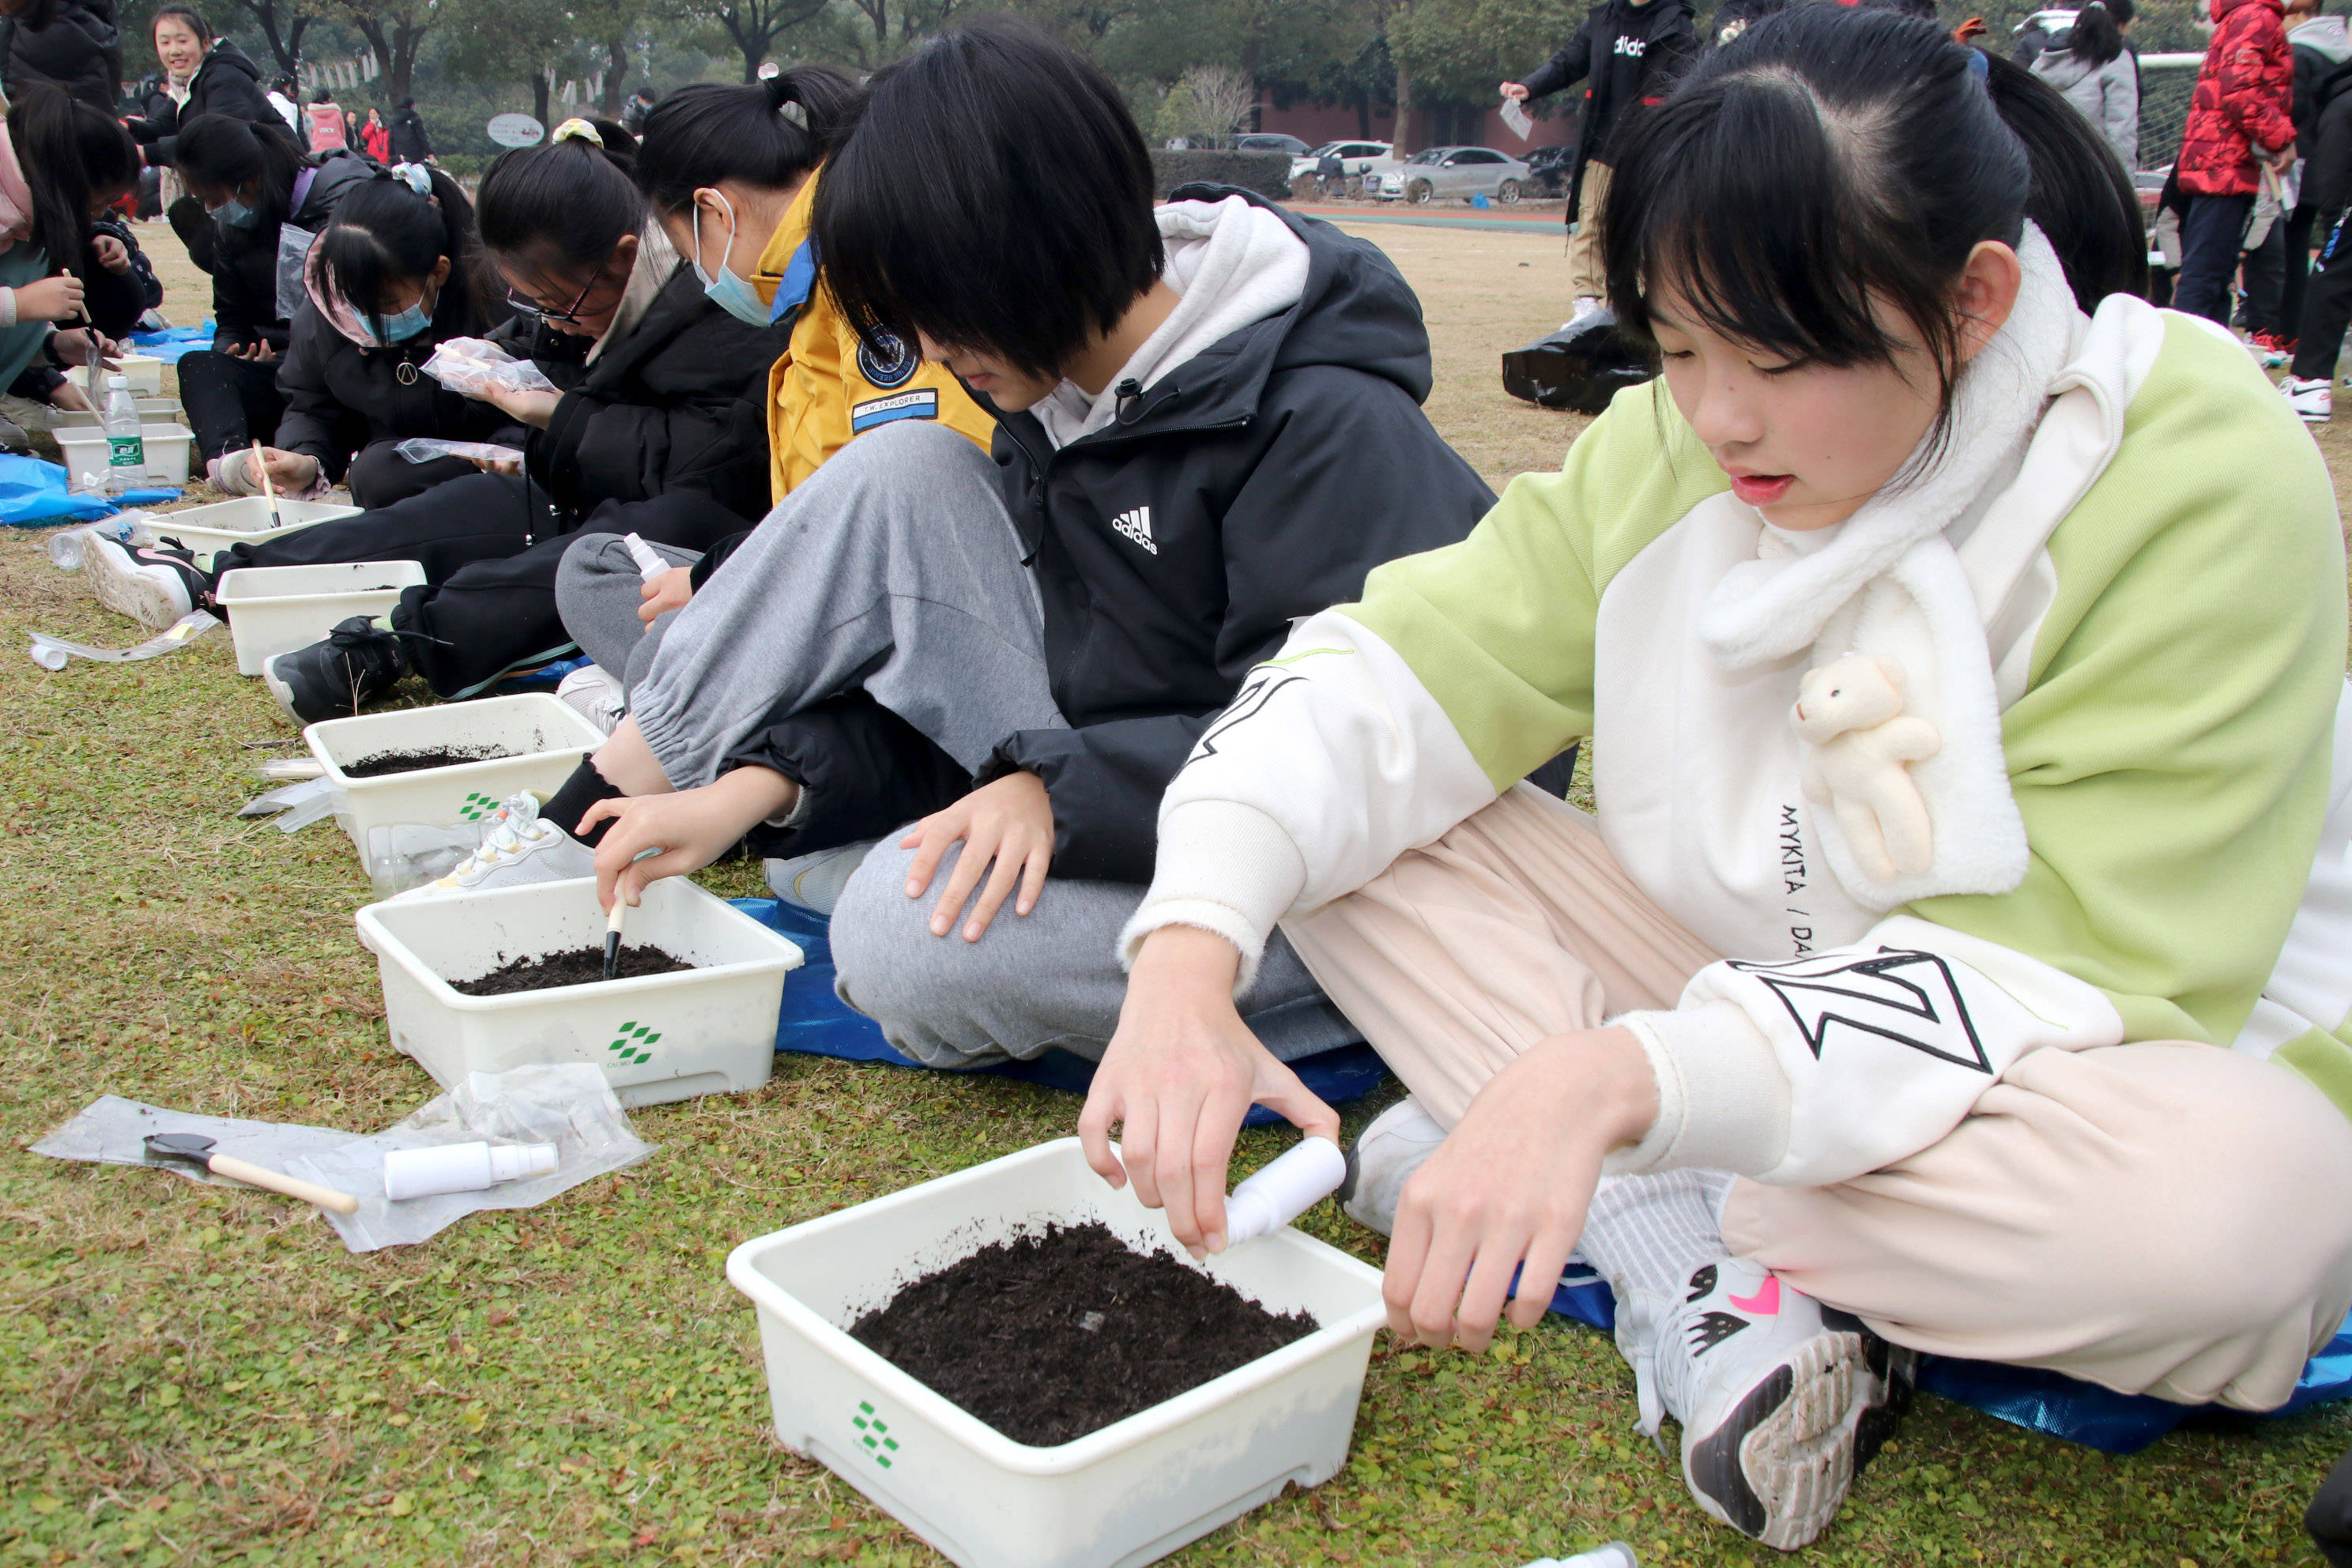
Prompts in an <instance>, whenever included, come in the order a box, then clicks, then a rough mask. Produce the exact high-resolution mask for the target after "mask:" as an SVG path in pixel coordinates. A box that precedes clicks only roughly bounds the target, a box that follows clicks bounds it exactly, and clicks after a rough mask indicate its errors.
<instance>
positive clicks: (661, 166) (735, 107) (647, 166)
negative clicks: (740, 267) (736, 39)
mask: <svg viewBox="0 0 2352 1568" xmlns="http://www.w3.org/2000/svg"><path fill="white" fill-rule="evenodd" d="M856 104H857V87H856V83H854V82H852V81H851V80H850V79H849V78H847V77H846V76H845V75H843V74H842V73H841V72H839V71H837V70H835V69H834V68H832V67H831V66H794V67H793V68H792V69H790V70H788V71H783V72H782V73H780V74H778V75H776V76H772V77H770V78H769V79H767V80H766V81H762V82H755V83H753V84H751V86H748V87H728V86H724V85H721V84H719V83H717V82H697V83H696V84H694V85H693V86H692V87H685V88H680V89H678V90H677V91H676V92H674V93H671V94H670V95H669V96H668V97H667V98H666V99H664V100H661V101H660V102H659V103H657V104H656V105H654V107H653V108H652V109H650V110H647V111H646V128H645V132H644V135H643V137H642V139H641V140H640V141H639V142H638V144H637V184H638V186H639V188H640V189H642V190H643V191H644V192H645V193H646V196H647V197H648V198H649V199H650V200H651V201H652V202H653V204H654V210H655V211H656V212H662V213H674V212H680V211H683V210H684V209H685V208H687V207H688V206H690V205H693V202H694V193H695V192H696V191H698V190H700V189H702V188H703V187H705V186H708V185H715V184H719V182H720V181H721V180H740V181H741V182H742V183H743V184H747V185H752V186H756V187H758V188H759V189H761V190H767V191H776V190H782V189H783V188H784V187H785V186H787V185H789V184H793V182H794V181H796V180H798V179H800V178H801V177H802V176H803V175H804V174H807V173H808V172H809V171H810V170H811V169H813V168H814V167H816V165H817V163H818V161H819V160H820V159H822V158H823V157H824V154H825V153H826V151H827V149H829V148H831V147H832V145H833V144H834V142H835V141H836V140H838V139H839V137H840V135H841V132H842V129H843V127H844V126H845V123H846V122H847V121H848V120H849V118H850V117H851V115H852V114H853V113H854V112H855V111H856ZM787 105H796V106H797V108H798V112H797V118H794V117H793V116H791V115H788V114H787V113H786V112H785V109H786V106H787Z"/></svg>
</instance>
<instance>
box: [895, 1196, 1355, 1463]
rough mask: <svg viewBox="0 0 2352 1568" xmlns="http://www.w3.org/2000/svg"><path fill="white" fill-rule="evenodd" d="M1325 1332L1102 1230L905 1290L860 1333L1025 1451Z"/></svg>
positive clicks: (1020, 1248) (1019, 1249) (1020, 1245)
mask: <svg viewBox="0 0 2352 1568" xmlns="http://www.w3.org/2000/svg"><path fill="white" fill-rule="evenodd" d="M1319 1327H1321V1325H1320V1324H1318V1323H1317V1322H1316V1321H1315V1320H1314V1319H1313V1318H1311V1317H1309V1316H1307V1314H1306V1313H1304V1312H1290V1313H1286V1314H1285V1315H1283V1316H1281V1317H1276V1316H1275V1315H1274V1314H1273V1313H1271V1312H1269V1311H1267V1310H1265V1308H1264V1307H1261V1306H1259V1305H1258V1304H1257V1303H1256V1302H1255V1301H1252V1300H1248V1299H1247V1298H1246V1297H1244V1296H1243V1295H1242V1294H1241V1293H1240V1292H1239V1291H1237V1290H1235V1289H1234V1288H1233V1287H1232V1286H1230V1285H1226V1284H1223V1283H1220V1282H1219V1281H1217V1280H1214V1279H1210V1278H1209V1277H1208V1276H1206V1275H1204V1274H1200V1273H1196V1272H1194V1271H1193V1270H1192V1269H1190V1268H1186V1267H1185V1266H1184V1265H1182V1264H1181V1263H1179V1262H1177V1261H1176V1260H1175V1259H1174V1258H1169V1257H1166V1256H1163V1255H1161V1254H1158V1253H1150V1254H1147V1253H1139V1252H1136V1251H1134V1250H1132V1249H1131V1248H1129V1247H1128V1245H1127V1243H1125V1242H1123V1241H1121V1240H1120V1239H1119V1238H1118V1237H1116V1236H1114V1235H1112V1234H1111V1232H1110V1230H1109V1228H1108V1226H1104V1225H1102V1224H1100V1223H1099V1222H1097V1223H1095V1224H1091V1225H1081V1226H1059V1225H1057V1226H1049V1227H1048V1228H1047V1229H1046V1231H1045V1234H1044V1235H1042V1236H1023V1237H1014V1238H1013V1240H1011V1241H1004V1242H999V1243H997V1244H996V1245H995V1246H993V1247H983V1248H982V1249H981V1250H980V1251H978V1252H976V1253H974V1254H972V1255H971V1257H970V1258H965V1259H963V1260H962V1261H961V1262H960V1263H953V1264H950V1265H949V1266H948V1267H947V1268H942V1269H940V1270H939V1271H937V1272H936V1273H932V1274H926V1275H925V1276H923V1277H922V1278H921V1279H917V1280H915V1281H914V1282H913V1283H911V1284H909V1285H907V1286H904V1287H902V1288H901V1289H899V1291H898V1294H897V1295H896V1296H893V1297H892V1298H891V1299H890V1300H889V1301H888V1302H887V1303H886V1304H885V1305H883V1306H881V1307H878V1308H877V1309H875V1310H873V1311H871V1312H868V1313H866V1315H865V1316H864V1317H862V1318H860V1319H858V1320H857V1321H856V1322H855V1323H852V1324H851V1325H850V1327H849V1333H850V1337H851V1338H853V1339H855V1340H856V1341H857V1342H859V1343H860V1344H862V1345H864V1346H866V1348H867V1349H868V1350H871V1351H873V1352H875V1353H877V1355H880V1356H881V1357H882V1358H883V1359H885V1360H886V1361H888V1362H890V1363H892V1364H894V1365H896V1366H897V1367H898V1368H899V1370H901V1371H903V1372H907V1373H912V1374H913V1375H914V1376H916V1377H918V1378H920V1379H921V1380H922V1381H923V1382H924V1383H926V1384H929V1385H930V1386H931V1387H932V1388H934V1389H936V1390H938V1391H939V1392H940V1394H945V1395H946V1396H947V1397H948V1398H949V1399H950V1400H952V1401H954V1402H955V1403H956V1404H957V1405H961V1406H962V1407H963V1408H964V1409H966V1410H968V1411H970V1412H971V1414H973V1415H977V1416H979V1417H980V1418H981V1419H982V1421H985V1422H987V1423H988V1424H989V1425H990V1426H993V1427H995V1428H996V1429H997V1430H998V1431H1000V1432H1002V1433H1003V1434H1004V1435H1005V1436H1008V1437H1011V1438H1012V1439H1013V1441H1015V1442H1017V1443H1029V1444H1034V1445H1035V1446H1037V1447H1052V1446H1053V1445H1055V1444H1056V1443H1067V1442H1069V1441H1070V1440H1071V1439H1073V1438H1076V1437H1083V1436H1086V1435H1087V1433H1089V1432H1093V1431H1096V1430H1098V1429H1099V1428H1101V1427H1105V1426H1109V1425H1110V1424H1111V1423H1112V1422H1114V1421H1118V1420H1121V1419H1123V1418H1125V1417H1127V1416H1129V1415H1134V1414H1135V1413H1136V1412H1137V1411H1139V1410H1143V1409H1148V1408H1149V1407H1150V1406H1151V1405H1157V1404H1159V1403H1160V1402H1161V1401H1162V1400H1166V1399H1173V1398H1174V1397H1175V1396H1176V1395H1178V1394H1181V1393H1183V1392H1184V1391H1185V1390H1186V1389H1189V1388H1197V1387H1199V1386H1200V1385H1201V1384H1204V1383H1206V1382H1208V1381H1209V1380H1210V1379H1212V1378H1215V1377H1223V1375H1224V1374H1225V1373H1229V1372H1231V1371H1233V1370H1234V1368H1235V1367H1237V1366H1241V1365H1243V1364H1244V1363H1248V1362H1253V1361H1255V1360H1256V1359H1257V1358H1258V1357H1260V1356H1262V1355H1266V1354H1270V1353H1271V1352H1275V1351H1278V1350H1280V1349H1281V1348H1282V1347H1283V1346H1285V1345H1286V1344H1288V1343H1290V1342H1292V1341H1294V1340H1302V1339H1305V1338H1306V1337H1307V1335H1308V1334H1311V1333H1313V1332H1314V1331H1316V1330H1317V1329H1318V1328H1319Z"/></svg>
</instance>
